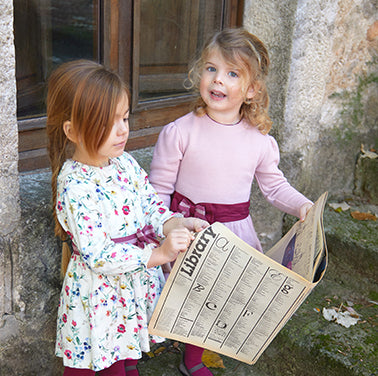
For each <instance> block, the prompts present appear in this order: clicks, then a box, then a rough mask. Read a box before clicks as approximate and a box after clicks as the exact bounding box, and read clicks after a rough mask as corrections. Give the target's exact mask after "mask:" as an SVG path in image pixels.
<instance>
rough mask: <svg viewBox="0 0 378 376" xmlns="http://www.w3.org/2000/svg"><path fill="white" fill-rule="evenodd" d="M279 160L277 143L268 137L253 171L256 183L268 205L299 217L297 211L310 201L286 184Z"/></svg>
mask: <svg viewBox="0 0 378 376" xmlns="http://www.w3.org/2000/svg"><path fill="white" fill-rule="evenodd" d="M279 159H280V157H279V149H278V145H277V142H276V140H275V139H274V138H273V137H270V136H269V143H268V145H267V147H266V148H265V150H264V153H263V156H262V158H261V159H260V162H259V164H258V165H257V168H256V171H255V178H256V181H257V183H258V185H259V187H260V190H261V192H262V194H263V195H264V197H265V199H266V200H267V201H268V202H269V203H271V204H272V205H274V206H275V207H276V208H278V209H280V210H281V211H284V212H286V213H289V214H291V215H294V216H297V217H299V209H300V208H301V207H302V205H304V204H305V203H306V202H311V201H310V200H308V199H307V198H306V197H305V196H304V195H303V194H301V193H300V192H298V191H297V190H296V189H295V188H293V187H292V186H291V185H290V184H289V183H288V181H287V179H286V178H285V177H284V175H283V173H282V171H281V170H280V169H279V168H278V163H279Z"/></svg>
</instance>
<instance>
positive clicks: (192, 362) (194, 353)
mask: <svg viewBox="0 0 378 376" xmlns="http://www.w3.org/2000/svg"><path fill="white" fill-rule="evenodd" d="M203 351H204V349H203V348H202V347H198V346H194V345H190V344H188V343H187V344H185V355H184V363H185V367H183V365H182V364H181V365H180V368H179V369H180V371H181V373H182V374H184V375H186V376H191V375H193V376H212V375H213V374H212V373H211V372H210V370H209V369H208V368H207V367H205V366H204V365H203V363H202V354H203Z"/></svg>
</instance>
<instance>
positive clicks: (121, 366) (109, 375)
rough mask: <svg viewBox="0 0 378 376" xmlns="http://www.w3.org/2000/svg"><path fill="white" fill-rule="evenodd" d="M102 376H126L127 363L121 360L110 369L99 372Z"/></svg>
mask: <svg viewBox="0 0 378 376" xmlns="http://www.w3.org/2000/svg"><path fill="white" fill-rule="evenodd" d="M98 375H101V376H126V371H125V361H124V360H119V361H118V362H115V363H113V364H112V365H111V366H110V367H109V368H105V369H102V370H101V371H99V372H98Z"/></svg>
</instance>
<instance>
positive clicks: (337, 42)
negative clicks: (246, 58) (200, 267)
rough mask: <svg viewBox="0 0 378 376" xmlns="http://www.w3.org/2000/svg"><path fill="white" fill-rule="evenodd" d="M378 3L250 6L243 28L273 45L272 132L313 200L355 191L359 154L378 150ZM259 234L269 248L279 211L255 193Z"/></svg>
mask: <svg viewBox="0 0 378 376" xmlns="http://www.w3.org/2000/svg"><path fill="white" fill-rule="evenodd" d="M377 14H378V13H377V2H376V1H373V0H340V1H332V0H311V1H304V0H298V1H295V0H292V1H284V2H278V1H274V0H272V1H264V0H258V1H253V2H252V1H249V2H248V1H247V2H246V6H245V13H244V23H245V26H246V27H247V28H248V29H249V30H250V31H251V32H252V33H255V34H256V35H258V36H259V37H260V38H261V39H262V40H263V41H264V42H265V43H266V44H267V46H268V49H269V51H270V56H271V62H272V64H271V74H270V80H269V90H270V96H271V107H270V114H271V116H272V119H273V120H274V126H273V130H272V134H273V135H274V136H275V137H276V138H277V140H278V142H279V146H280V150H281V163H280V167H281V169H282V170H283V171H284V173H285V175H286V177H287V178H288V180H289V181H290V183H292V184H293V185H294V186H295V187H296V188H297V189H298V190H300V191H301V192H303V193H304V194H305V195H307V196H308V197H309V198H311V199H313V200H315V199H316V198H317V197H318V196H319V195H320V194H321V193H322V192H324V191H329V194H330V197H331V198H338V197H342V196H345V195H349V194H351V192H352V191H353V179H354V166H355V163H356V158H357V156H358V154H359V151H360V145H361V144H364V145H365V149H366V150H368V149H370V148H375V149H377V146H378V145H377V142H378V141H377V139H378V137H377V136H378V125H377V117H378V111H377V108H378V106H377V101H378V97H377V80H378V79H377V66H378V65H377V52H378V37H377V34H378V21H377ZM252 197H253V198H256V200H255V201H257V205H256V207H255V208H253V212H252V214H253V213H255V218H256V219H255V220H254V221H255V223H256V229H257V231H258V233H259V234H260V236H261V238H262V241H263V244H264V245H265V247H268V248H269V246H270V245H271V244H272V240H273V242H274V241H275V240H276V239H277V232H279V228H280V222H281V214H280V213H278V212H277V211H276V210H275V209H273V208H271V207H269V205H267V204H266V203H265V202H264V201H263V200H262V199H261V196H260V194H259V193H258V192H256V191H254V192H253V196H252Z"/></svg>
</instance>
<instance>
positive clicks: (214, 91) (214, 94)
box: [210, 90, 226, 99]
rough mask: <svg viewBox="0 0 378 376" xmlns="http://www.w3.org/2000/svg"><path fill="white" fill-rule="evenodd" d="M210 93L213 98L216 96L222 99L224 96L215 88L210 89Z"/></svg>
mask: <svg viewBox="0 0 378 376" xmlns="http://www.w3.org/2000/svg"><path fill="white" fill-rule="evenodd" d="M210 95H211V96H212V97H214V98H218V99H222V98H225V97H226V95H225V94H223V93H222V92H221V91H217V90H211V91H210Z"/></svg>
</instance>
